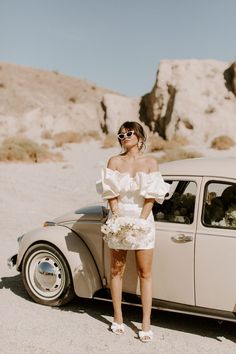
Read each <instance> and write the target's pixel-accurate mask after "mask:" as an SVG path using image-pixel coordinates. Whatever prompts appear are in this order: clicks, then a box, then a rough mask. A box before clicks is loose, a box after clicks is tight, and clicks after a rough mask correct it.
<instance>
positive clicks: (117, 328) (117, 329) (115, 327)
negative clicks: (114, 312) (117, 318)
mask: <svg viewBox="0 0 236 354" xmlns="http://www.w3.org/2000/svg"><path fill="white" fill-rule="evenodd" d="M111 330H112V332H114V333H116V334H121V333H124V331H125V326H124V323H121V324H119V323H116V322H112V325H111Z"/></svg>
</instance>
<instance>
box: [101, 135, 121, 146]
mask: <svg viewBox="0 0 236 354" xmlns="http://www.w3.org/2000/svg"><path fill="white" fill-rule="evenodd" d="M117 143H118V142H117V137H116V135H115V134H111V133H109V134H107V135H106V136H105V138H104V139H103V142H102V148H103V149H109V148H111V147H114V146H117Z"/></svg>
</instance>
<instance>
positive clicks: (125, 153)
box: [102, 121, 169, 342]
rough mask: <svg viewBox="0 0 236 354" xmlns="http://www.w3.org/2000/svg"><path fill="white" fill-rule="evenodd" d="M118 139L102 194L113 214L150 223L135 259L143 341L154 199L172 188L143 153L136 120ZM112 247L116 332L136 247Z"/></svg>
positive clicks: (147, 334)
mask: <svg viewBox="0 0 236 354" xmlns="http://www.w3.org/2000/svg"><path fill="white" fill-rule="evenodd" d="M118 140H119V143H120V145H121V147H122V152H121V153H120V154H119V155H117V156H113V157H111V158H110V159H109V161H108V164H107V168H105V169H103V170H102V195H103V198H104V199H106V200H108V202H109V207H110V210H111V213H112V217H119V216H132V217H135V218H142V219H145V220H147V222H149V223H150V222H151V229H150V232H149V233H148V235H145V236H144V237H143V242H141V244H139V246H138V247H136V248H135V250H134V252H135V258H136V264H137V271H138V276H139V279H140V292H141V301H142V309H143V319H142V330H141V331H139V338H140V340H141V341H143V342H147V341H151V340H152V338H153V332H152V331H151V325H150V317H151V306H152V278H151V272H152V258H153V248H154V242H155V225H154V220H153V215H152V207H153V203H154V201H155V200H157V201H158V202H162V201H163V200H164V197H165V194H166V193H167V192H168V190H169V185H168V184H167V183H165V182H164V181H163V178H162V176H161V174H160V172H158V165H157V161H156V159H155V158H153V157H150V156H147V155H145V154H144V153H143V151H142V150H143V147H144V144H145V140H146V136H145V133H144V130H143V128H142V126H141V125H140V124H139V123H137V122H129V121H127V122H125V123H124V124H122V125H121V127H120V129H119V131H118ZM108 246H109V247H110V248H111V283H110V287H111V295H112V302H113V308H114V321H113V323H112V326H111V330H112V331H113V332H114V333H116V334H122V333H123V332H124V324H123V316H122V310H121V296H122V277H123V274H124V270H125V265H126V255H127V250H128V249H132V250H133V249H134V247H132V246H131V247H130V246H129V245H126V246H125V247H124V244H119V242H118V243H117V242H116V243H115V244H112V242H110V244H109V243H108Z"/></svg>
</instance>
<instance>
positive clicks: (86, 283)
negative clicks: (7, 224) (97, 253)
mask: <svg viewBox="0 0 236 354" xmlns="http://www.w3.org/2000/svg"><path fill="white" fill-rule="evenodd" d="M42 242H45V243H50V244H51V245H54V246H55V247H57V248H58V249H59V251H61V253H62V254H63V255H64V257H65V259H66V260H67V262H68V264H69V267H70V270H71V275H72V279H73V284H74V290H75V293H76V295H78V296H81V297H88V298H91V297H92V296H93V294H94V293H95V292H96V291H97V290H99V289H101V288H102V282H101V278H100V275H99V272H98V269H97V266H96V264H95V261H94V258H93V256H92V255H91V253H90V251H89V249H88V247H87V246H86V244H85V243H84V242H83V241H82V240H81V238H80V237H79V236H78V235H76V234H75V233H74V232H73V231H71V230H70V229H68V228H67V227H65V226H47V227H41V228H38V229H35V230H32V231H30V232H28V233H26V234H25V235H24V236H23V238H22V239H21V241H20V245H19V252H18V255H17V263H16V266H17V269H21V264H22V260H23V258H24V255H25V253H26V251H27V250H28V248H29V247H30V246H32V245H33V244H35V243H42Z"/></svg>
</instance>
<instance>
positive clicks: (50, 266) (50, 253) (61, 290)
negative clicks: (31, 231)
mask: <svg viewBox="0 0 236 354" xmlns="http://www.w3.org/2000/svg"><path fill="white" fill-rule="evenodd" d="M22 277H23V282H24V285H25V288H26V290H27V292H28V294H29V295H30V297H31V298H32V299H33V300H34V301H36V302H38V303H40V304H43V305H48V306H61V305H64V304H66V303H67V302H69V301H71V300H72V298H73V297H74V296H75V293H74V288H73V282H72V277H71V273H70V269H69V266H68V264H67V261H66V259H65V257H64V256H63V255H62V254H61V252H59V251H58V250H57V249H56V248H55V247H53V246H50V245H48V244H36V245H33V246H32V247H30V248H29V249H28V251H27V252H26V254H25V256H24V259H23V263H22Z"/></svg>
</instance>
